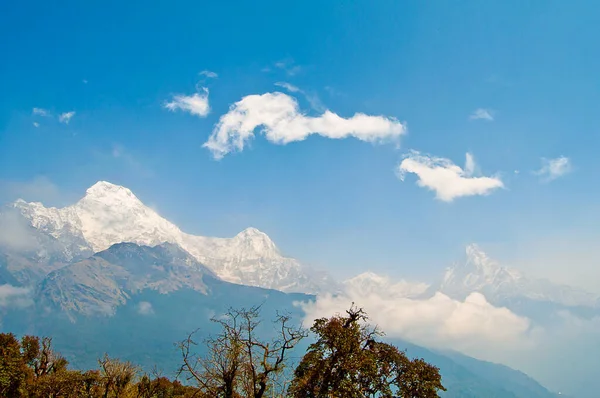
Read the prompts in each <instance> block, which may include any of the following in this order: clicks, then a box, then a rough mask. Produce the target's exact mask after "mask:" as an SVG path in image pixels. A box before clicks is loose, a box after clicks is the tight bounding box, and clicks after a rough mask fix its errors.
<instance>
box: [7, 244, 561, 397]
mask: <svg viewBox="0 0 600 398" xmlns="http://www.w3.org/2000/svg"><path fill="white" fill-rule="evenodd" d="M314 298H315V297H314V296H311V295H305V294H286V293H282V292H279V291H275V290H268V289H262V288H257V287H249V286H244V285H238V284H233V283H229V282H225V281H222V280H220V279H219V278H217V277H216V276H215V275H214V274H213V272H212V271H210V270H209V269H208V268H206V267H205V266H203V265H202V264H200V263H199V262H198V261H197V260H196V259H194V258H193V257H192V256H191V255H190V254H189V253H187V252H185V251H184V250H182V249H181V248H179V247H177V246H175V245H172V244H162V245H157V246H155V247H149V246H139V245H136V244H133V243H120V244H115V245H112V246H111V247H110V248H108V249H107V250H104V251H102V252H99V253H97V254H95V255H93V256H92V257H90V258H88V259H85V260H82V261H78V262H75V263H73V264H70V265H68V266H65V267H63V268H61V269H59V270H56V271H53V272H51V273H50V274H49V275H48V276H47V277H46V278H44V280H43V281H42V282H41V283H40V284H39V286H38V289H37V290H36V292H35V296H34V300H33V303H34V304H32V305H30V306H29V307H26V308H17V309H14V310H12V311H8V312H7V313H6V314H4V316H3V319H2V320H3V322H2V325H1V326H0V330H9V331H12V332H16V333H18V334H22V333H30V334H37V335H49V336H53V338H54V340H53V341H54V344H55V345H56V348H57V349H59V350H60V351H61V352H63V353H64V354H66V356H67V358H68V359H69V360H70V361H71V363H72V364H73V365H74V366H76V367H79V368H89V367H92V366H95V365H96V359H97V357H98V356H100V355H102V354H103V353H105V352H106V353H108V354H110V355H112V356H117V357H119V358H122V359H125V360H131V361H133V362H135V363H139V364H141V365H142V366H143V367H144V368H145V369H146V370H150V369H151V368H152V367H153V366H154V365H157V366H159V367H160V368H161V369H162V370H164V371H165V372H166V374H168V375H173V373H174V372H175V371H176V370H177V368H178V365H179V364H180V354H179V352H178V351H177V349H176V348H175V347H174V343H175V342H177V341H180V340H182V339H184V338H185V337H186V336H187V334H188V333H190V332H191V331H193V330H196V329H198V328H199V329H198V332H197V335H196V336H195V337H196V341H198V342H201V341H202V340H203V338H206V337H208V336H209V335H210V334H211V333H214V332H216V331H217V329H216V326H215V324H214V323H212V322H210V321H209V319H210V318H211V317H213V316H217V315H219V314H222V313H224V312H225V311H226V310H227V309H228V308H229V307H234V308H244V307H245V308H248V307H250V306H253V305H262V314H263V318H264V323H263V325H262V326H261V328H260V329H259V332H260V333H261V336H263V338H269V337H270V336H271V333H273V329H272V328H271V327H270V323H269V320H270V319H272V318H273V317H274V316H275V314H276V312H277V311H284V312H288V313H290V314H291V315H292V316H293V319H295V320H296V321H300V320H302V318H303V316H304V314H303V312H302V309H301V308H300V307H299V306H297V305H295V303H296V302H298V301H308V300H314ZM309 343H310V341H309V340H307V341H305V342H304V344H303V345H302V346H301V347H299V349H298V351H297V352H294V353H292V354H291V355H292V357H294V358H298V356H299V355H301V353H302V352H303V350H304V349H305V348H306V346H307V345H308V344H309ZM394 343H395V344H397V345H398V346H399V347H401V348H405V347H406V348H408V354H409V355H410V356H418V357H423V358H425V359H426V360H428V361H430V362H431V363H433V364H435V365H437V366H439V367H440V368H441V373H442V376H443V380H444V384H445V385H446V386H447V388H448V389H449V391H448V393H446V394H444V395H443V396H446V397H451V398H458V397H461V398H467V397H473V398H475V397H484V396H485V397H497V398H531V397H537V398H550V397H554V395H552V394H551V393H549V392H547V390H545V389H544V388H543V387H542V386H540V385H539V384H538V383H536V382H535V381H534V380H531V379H529V378H526V376H524V375H522V374H521V373H520V372H516V371H512V370H510V369H508V368H505V367H503V366H501V365H495V364H486V365H485V366H487V367H488V368H489V369H490V372H489V374H486V375H485V377H484V376H483V375H481V374H479V373H478V372H477V371H476V370H477V366H476V364H478V363H479V362H480V361H477V360H474V359H473V360H472V363H473V364H475V366H473V367H474V368H475V369H470V368H469V367H468V366H465V365H464V364H460V363H458V362H457V361H455V360H453V359H451V358H450V357H449V356H448V355H445V354H444V353H437V352H433V351H430V350H427V349H425V348H422V347H418V346H414V345H411V344H409V343H406V342H403V341H395V342H394ZM199 350H202V345H199ZM467 364H471V362H468V363H467ZM494 370H497V374H498V375H502V376H501V377H494V374H495V372H494ZM506 374H510V375H512V377H513V378H514V379H507V378H506V377H504V375H506ZM518 375H522V377H521V378H519V377H517V376H518ZM517 380H518V383H517ZM523 383H524V385H523ZM531 391H536V392H538V393H539V394H536V395H531V394H530V392H531Z"/></svg>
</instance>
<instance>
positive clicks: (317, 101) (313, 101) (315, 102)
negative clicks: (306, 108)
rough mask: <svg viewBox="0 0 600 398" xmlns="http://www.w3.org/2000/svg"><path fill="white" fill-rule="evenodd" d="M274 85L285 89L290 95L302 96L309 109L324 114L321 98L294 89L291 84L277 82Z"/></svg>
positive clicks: (296, 88) (297, 88)
mask: <svg viewBox="0 0 600 398" xmlns="http://www.w3.org/2000/svg"><path fill="white" fill-rule="evenodd" d="M275 85H276V86H278V87H282V88H284V89H286V90H287V91H289V92H290V93H300V94H302V95H303V96H304V98H306V101H308V103H309V104H310V107H311V108H313V109H314V110H315V111H317V112H324V111H325V110H326V108H325V105H323V102H321V98H319V96H318V95H317V94H315V93H307V92H306V91H304V90H302V89H300V88H299V87H296V86H294V85H293V84H290V83H286V82H277V83H275Z"/></svg>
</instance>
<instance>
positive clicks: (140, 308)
mask: <svg viewBox="0 0 600 398" xmlns="http://www.w3.org/2000/svg"><path fill="white" fill-rule="evenodd" d="M137 312H138V314H141V315H152V314H154V308H152V304H150V303H149V302H147V301H141V302H140V303H139V304H138V305H137Z"/></svg>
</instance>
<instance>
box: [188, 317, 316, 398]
mask: <svg viewBox="0 0 600 398" xmlns="http://www.w3.org/2000/svg"><path fill="white" fill-rule="evenodd" d="M212 321H213V322H215V323H217V324H219V326H220V327H221V332H220V333H219V334H218V335H217V336H216V337H211V338H208V339H206V340H205V343H206V346H207V348H208V353H207V354H206V355H204V356H199V355H197V354H196V353H195V352H194V351H193V347H194V346H196V345H197V343H196V342H195V341H194V339H193V336H194V335H195V333H196V332H193V333H191V334H190V335H189V336H188V337H187V339H186V340H184V341H182V342H181V343H179V345H178V346H179V349H180V350H181V354H182V357H183V365H182V367H181V369H180V374H182V373H185V374H187V375H188V380H195V381H196V383H197V385H198V386H199V387H200V389H201V390H202V391H203V392H204V393H205V394H207V395H210V396H214V397H222V398H238V397H242V396H244V397H253V398H262V397H264V396H265V393H266V392H267V391H269V390H274V389H275V388H276V386H277V385H280V383H278V380H277V379H278V376H279V375H280V374H281V373H282V371H283V369H284V368H285V365H286V360H287V357H288V355H289V353H290V351H291V350H292V349H293V348H294V347H295V346H296V345H297V344H298V343H299V342H300V341H301V340H302V339H303V338H304V337H306V336H307V332H306V331H305V330H304V329H302V328H301V327H298V326H294V325H292V322H291V319H290V317H289V315H281V314H278V315H277V317H276V318H275V320H274V322H273V323H274V325H275V326H276V329H275V336H274V337H273V339H271V340H269V341H265V340H262V339H261V338H260V337H259V336H258V330H257V328H258V327H259V325H260V324H261V319H260V306H255V307H252V308H250V309H249V310H246V309H241V310H237V309H229V311H228V312H227V313H226V314H224V316H222V317H219V318H213V319H212ZM281 391H284V390H281Z"/></svg>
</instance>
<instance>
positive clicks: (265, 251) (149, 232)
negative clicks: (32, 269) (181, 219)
mask: <svg viewBox="0 0 600 398" xmlns="http://www.w3.org/2000/svg"><path fill="white" fill-rule="evenodd" d="M12 206H13V207H14V208H15V209H18V210H19V211H20V213H21V214H22V215H23V216H24V217H25V218H26V219H28V220H29V222H30V223H31V225H32V226H33V227H34V228H36V229H38V230H40V231H43V232H45V233H47V234H49V235H50V236H53V237H55V238H59V237H64V236H82V237H83V239H84V240H85V242H87V243H88V244H89V245H90V246H91V247H92V248H93V250H94V252H99V251H102V250H106V249H107V248H109V247H110V246H111V245H113V244H115V243H121V242H132V243H136V244H140V245H148V246H155V245H159V244H161V243H163V242H168V243H173V244H177V245H179V246H180V247H182V248H183V249H184V250H186V251H187V252H189V253H190V254H191V255H192V256H194V257H195V258H196V259H197V260H198V261H199V262H200V263H202V264H205V265H206V266H208V267H209V268H211V269H212V270H213V271H214V272H215V273H216V274H217V275H218V276H219V277H220V278H222V279H223V280H225V281H228V282H233V283H240V284H244V285H249V286H258V287H264V288H270V289H277V290H282V291H286V292H303V293H316V292H318V291H320V290H322V289H323V288H325V287H326V286H327V285H328V284H329V283H330V281H329V278H328V277H327V276H326V275H317V273H313V272H311V271H310V270H308V269H307V268H305V267H304V266H302V265H301V264H300V263H299V262H298V261H297V260H295V259H293V258H288V257H285V256H283V255H282V254H281V253H280V251H279V249H278V248H277V246H276V245H275V243H273V241H272V240H271V239H270V238H269V237H268V236H267V235H266V234H265V233H263V232H261V231H259V230H257V229H255V228H248V229H246V230H244V231H242V232H240V233H239V234H237V235H236V236H235V237H233V238H213V237H204V236H195V235H191V234H187V233H185V232H182V231H181V230H180V229H179V228H178V227H177V226H176V225H174V224H173V223H171V222H169V221H167V220H166V219H164V218H163V217H161V216H160V215H159V214H158V213H156V212H155V211H154V210H152V209H151V208H149V207H147V206H145V205H144V204H143V203H142V202H141V201H140V200H139V199H138V198H137V197H136V196H135V195H134V194H133V193H132V192H131V190H129V189H127V188H125V187H122V186H119V185H114V184H111V183H109V182H106V181H100V182H98V183H96V184H94V185H93V186H92V187H90V188H89V189H87V191H86V193H85V196H84V197H83V198H82V199H81V200H79V201H78V202H77V203H75V204H74V205H71V206H67V207H64V208H60V209H57V208H52V207H51V208H46V207H44V205H42V204H41V203H27V202H24V201H22V200H18V201H16V202H15V203H13V204H12Z"/></svg>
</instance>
